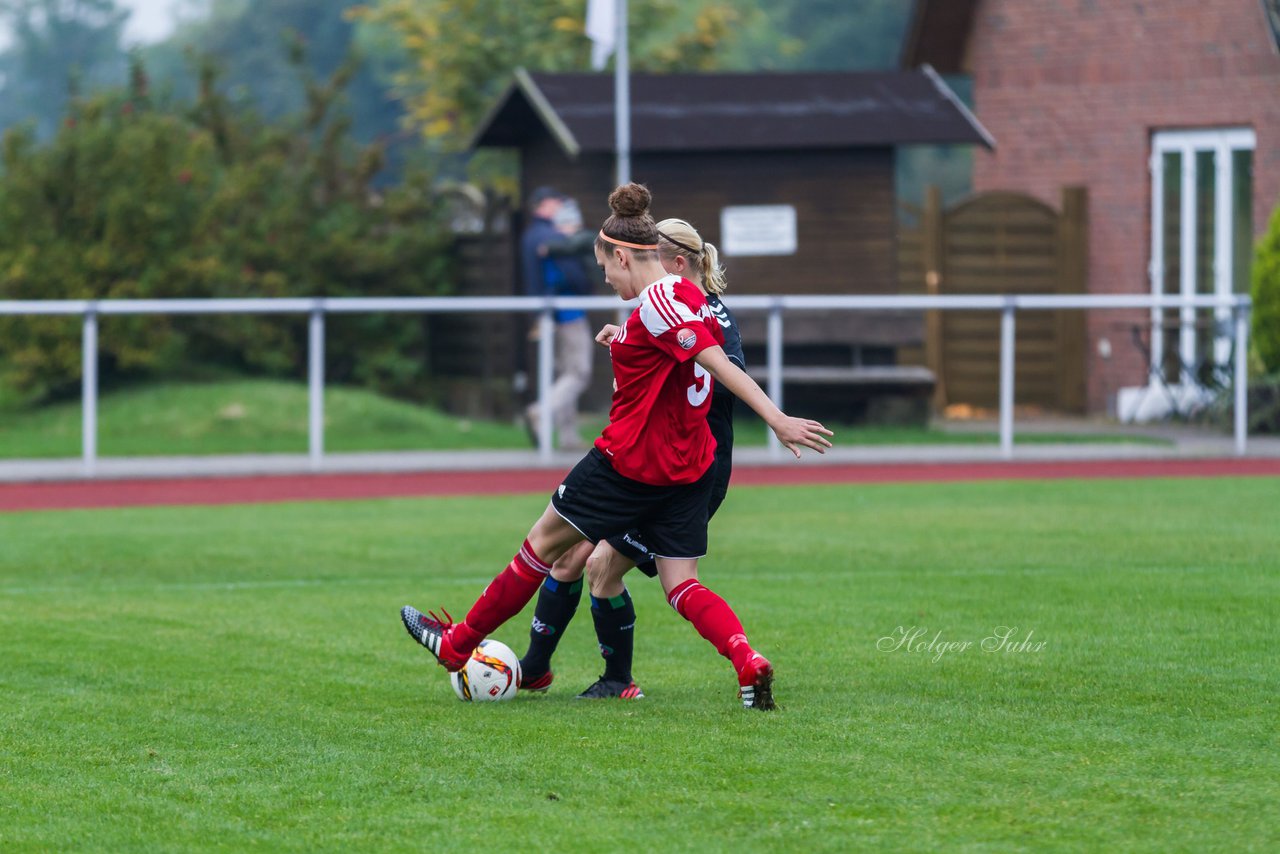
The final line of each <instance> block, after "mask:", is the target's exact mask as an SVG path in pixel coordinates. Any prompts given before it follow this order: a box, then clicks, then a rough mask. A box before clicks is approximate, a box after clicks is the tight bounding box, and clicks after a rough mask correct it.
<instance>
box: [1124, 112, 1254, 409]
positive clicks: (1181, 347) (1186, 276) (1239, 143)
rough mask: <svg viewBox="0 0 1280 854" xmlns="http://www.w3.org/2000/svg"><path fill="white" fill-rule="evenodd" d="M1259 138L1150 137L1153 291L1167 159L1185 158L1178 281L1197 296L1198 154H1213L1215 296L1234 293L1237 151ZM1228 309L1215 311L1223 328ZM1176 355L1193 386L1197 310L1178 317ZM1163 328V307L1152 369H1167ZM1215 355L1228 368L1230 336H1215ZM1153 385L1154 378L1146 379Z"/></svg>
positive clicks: (1156, 289)
mask: <svg viewBox="0 0 1280 854" xmlns="http://www.w3.org/2000/svg"><path fill="white" fill-rule="evenodd" d="M1257 145H1258V139H1257V134H1256V133H1254V131H1253V129H1252V128H1243V127H1240V128H1217V129H1202V130H1161V131H1155V132H1154V133H1153V134H1152V138H1151V160H1150V169H1151V261H1150V264H1149V265H1148V267H1147V270H1148V276H1149V279H1150V283H1151V293H1152V294H1155V295H1159V294H1161V293H1163V292H1164V155H1166V154H1181V155H1182V192H1181V197H1182V199H1181V200H1182V214H1181V230H1180V235H1179V249H1180V263H1179V267H1180V268H1181V270H1180V277H1179V292H1180V293H1181V295H1182V296H1184V297H1185V296H1194V295H1195V293H1196V249H1197V247H1196V226H1197V222H1196V154H1197V153H1199V152H1204V151H1212V152H1213V162H1214V168H1215V169H1216V171H1217V175H1216V176H1215V180H1214V202H1213V205H1214V226H1215V228H1214V240H1213V243H1214V252H1213V292H1214V294H1215V295H1217V296H1229V295H1230V294H1231V293H1232V292H1233V289H1234V282H1235V270H1234V264H1235V256H1234V252H1233V247H1234V242H1233V237H1234V235H1235V221H1234V220H1235V205H1234V204H1233V199H1232V197H1231V194H1232V191H1233V189H1234V187H1235V181H1234V177H1235V176H1234V174H1233V170H1234V168H1235V161H1234V158H1233V157H1232V154H1233V153H1234V152H1236V151H1255V150H1256V149H1257ZM1230 317H1231V310H1230V309H1225V308H1223V309H1215V310H1214V318H1215V320H1217V321H1218V326H1219V328H1220V329H1225V328H1226V324H1227V323H1228V322H1229V321H1230ZM1178 319H1179V327H1180V328H1179V334H1178V351H1179V356H1180V359H1179V361H1180V362H1181V364H1182V366H1183V369H1182V376H1181V377H1180V378H1179V380H1180V382H1182V383H1183V384H1185V385H1194V383H1195V377H1193V376H1191V373H1190V370H1189V366H1191V365H1194V364H1195V360H1196V329H1195V321H1196V310H1195V309H1194V308H1183V309H1181V310H1180V314H1179V318H1178ZM1164 348H1165V342H1164V329H1163V327H1162V318H1161V310H1160V309H1152V310H1151V365H1152V367H1153V368H1154V370H1158V371H1163V369H1164V367H1163V366H1164ZM1213 357H1214V361H1215V362H1217V363H1218V364H1220V365H1221V364H1225V363H1226V362H1227V360H1228V359H1230V357H1231V336H1230V335H1219V336H1217V337H1215V338H1214V342H1213ZM1148 381H1149V382H1155V378H1154V377H1149V378H1148Z"/></svg>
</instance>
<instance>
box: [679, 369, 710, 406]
mask: <svg viewBox="0 0 1280 854" xmlns="http://www.w3.org/2000/svg"><path fill="white" fill-rule="evenodd" d="M685 391H686V392H687V394H688V397H689V405H690V406H693V407H698V406H701V405H702V404H703V402H704V401H705V400H706V399H707V395H709V394H711V374H709V373H707V369H706V368H704V367H702V365H699V364H698V363H697V362H694V363H693V385H691V386H689V388H687V389H686V390H685Z"/></svg>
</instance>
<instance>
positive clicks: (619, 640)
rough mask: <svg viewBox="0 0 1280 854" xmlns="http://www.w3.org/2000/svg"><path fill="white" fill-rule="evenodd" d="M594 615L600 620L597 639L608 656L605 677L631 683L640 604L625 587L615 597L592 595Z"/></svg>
mask: <svg viewBox="0 0 1280 854" xmlns="http://www.w3.org/2000/svg"><path fill="white" fill-rule="evenodd" d="M591 618H592V619H593V620H595V623H596V640H598V641H599V642H600V655H601V656H602V657H603V658H604V678H605V679H611V680H613V681H615V682H627V683H630V682H631V659H632V656H633V654H634V653H635V635H636V633H635V628H636V607H635V605H633V604H632V603H631V594H630V593H629V592H627V590H626V588H623V590H622V595H621V596H614V597H613V598H611V599H597V598H596V597H594V596H592V597H591Z"/></svg>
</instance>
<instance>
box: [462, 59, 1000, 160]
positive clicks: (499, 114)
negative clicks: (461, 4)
mask: <svg viewBox="0 0 1280 854" xmlns="http://www.w3.org/2000/svg"><path fill="white" fill-rule="evenodd" d="M613 86H614V82H613V75H612V74H529V73H527V72H525V71H523V70H520V71H517V72H516V78H515V80H514V81H512V83H511V85H510V86H509V87H508V89H507V91H506V92H505V93H504V94H503V95H502V97H501V98H499V99H498V102H497V103H496V104H495V106H494V107H493V109H492V110H491V111H490V113H489V115H488V116H487V117H486V118H485V119H484V120H483V121H482V122H481V123H480V126H479V128H478V130H477V131H476V133H475V135H474V137H473V138H472V142H471V145H472V147H480V146H510V147H518V146H520V145H521V144H522V143H524V142H526V141H527V140H528V139H529V138H530V137H531V136H532V135H533V134H534V133H536V132H538V130H539V126H541V128H545V130H547V131H549V132H550V133H551V134H552V136H553V137H555V138H556V140H557V141H558V142H559V143H560V145H561V147H562V148H564V150H565V153H567V154H569V155H570V156H576V155H577V154H579V153H580V152H582V153H593V152H594V153H599V152H612V151H613V150H614V122H613V97H614V95H613ZM631 135H632V138H631V148H632V151H635V152H656V151H717V150H720V151H723V150H752V149H756V150H758V149H796V148H855V147H871V146H892V145H907V144H939V143H980V144H984V145H987V146H989V147H990V146H994V140H993V139H992V138H991V136H990V134H988V133H987V131H986V130H985V129H984V128H983V127H982V125H980V124H979V123H978V121H977V119H976V118H974V116H973V115H972V114H971V113H970V112H969V111H968V110H967V109H966V108H965V107H964V105H963V104H962V103H961V102H960V101H959V99H957V98H956V96H955V94H954V93H953V92H952V91H951V90H950V89H949V88H948V87H947V85H946V84H945V83H943V81H942V79H941V78H939V77H938V75H937V74H935V73H933V70H932V69H930V68H925V69H922V70H918V71H879V72H860V73H813V74H633V75H632V76H631Z"/></svg>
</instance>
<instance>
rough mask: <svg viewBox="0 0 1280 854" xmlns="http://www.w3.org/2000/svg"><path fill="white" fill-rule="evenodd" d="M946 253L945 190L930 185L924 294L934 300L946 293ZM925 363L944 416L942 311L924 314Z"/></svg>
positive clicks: (923, 219)
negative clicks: (943, 193) (944, 232)
mask: <svg viewBox="0 0 1280 854" xmlns="http://www.w3.org/2000/svg"><path fill="white" fill-rule="evenodd" d="M943 251H944V244H943V239H942V191H941V190H940V189H938V187H937V186H935V185H930V186H929V187H928V188H927V189H926V190H925V196H924V210H923V211H922V212H921V215H920V255H921V261H922V262H923V266H924V287H925V291H924V292H925V293H926V294H928V295H929V296H931V297H936V296H938V295H939V294H941V293H942V260H943ZM924 361H925V364H926V365H928V367H929V370H931V371H933V379H934V384H933V401H932V405H933V409H934V411H935V412H938V413H941V412H942V411H943V410H944V409H945V408H946V406H947V381H946V376H945V375H944V368H945V365H944V363H943V359H942V312H941V311H939V310H938V309H929V310H927V311H925V313H924Z"/></svg>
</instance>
